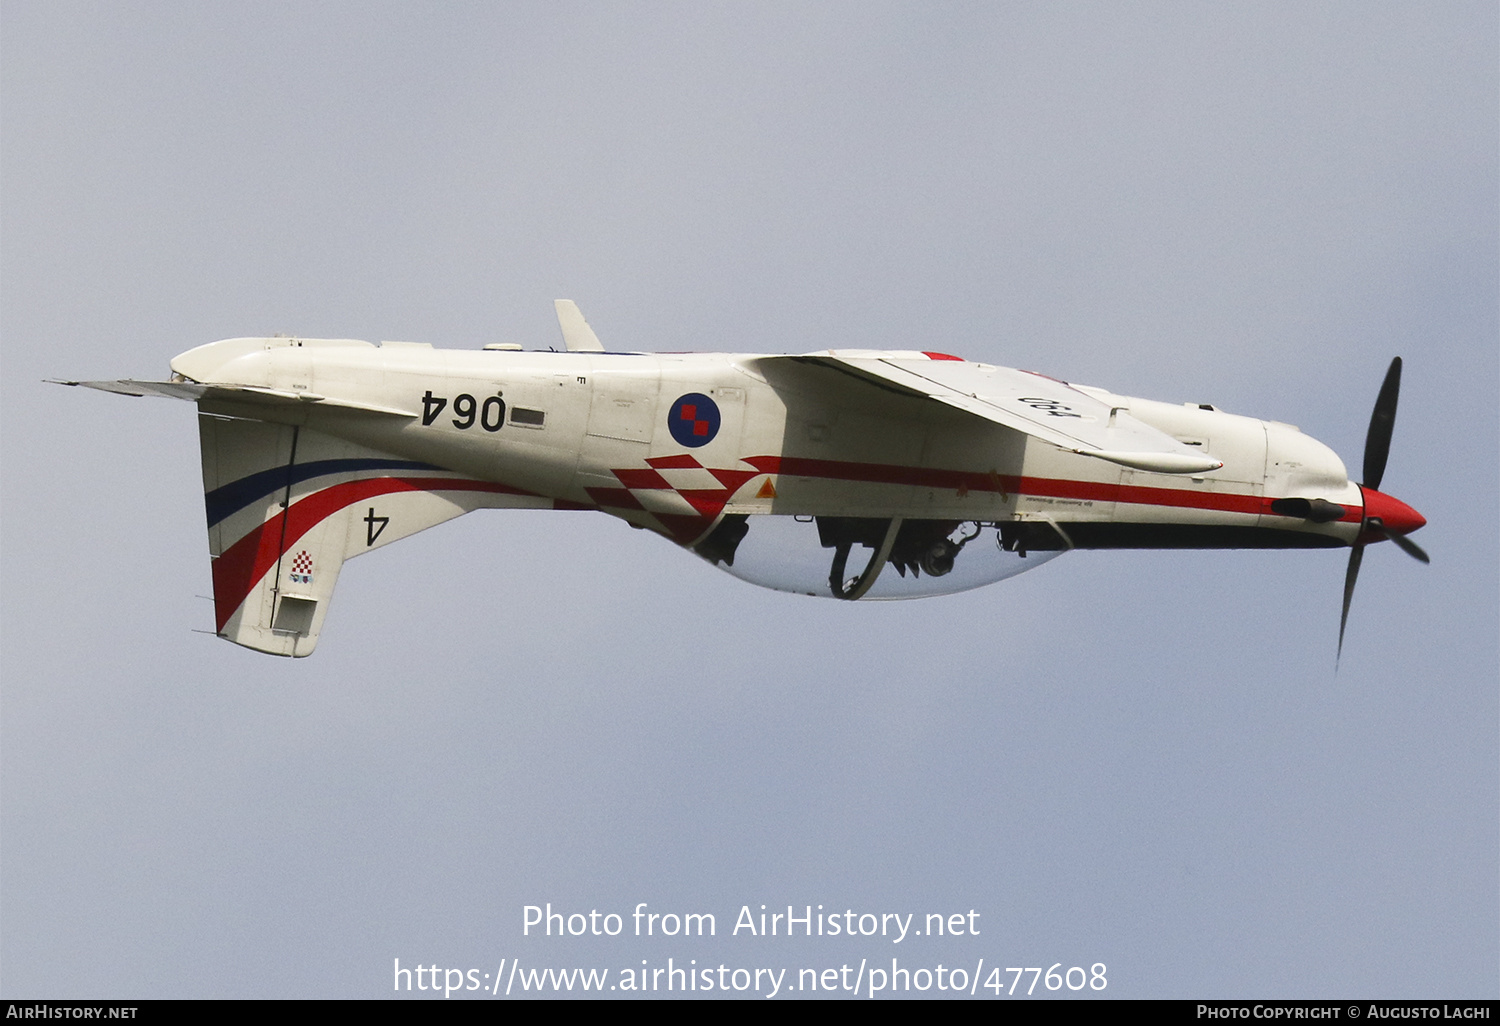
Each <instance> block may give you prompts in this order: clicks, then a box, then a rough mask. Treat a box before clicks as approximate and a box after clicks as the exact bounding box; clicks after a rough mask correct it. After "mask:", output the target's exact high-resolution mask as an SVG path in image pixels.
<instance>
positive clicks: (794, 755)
mask: <svg viewBox="0 0 1500 1026" xmlns="http://www.w3.org/2000/svg"><path fill="white" fill-rule="evenodd" d="M0 30H3V31H0V58H3V63H0V87H3V97H0V100H3V102H0V118H3V121H0V127H3V138H0V174H3V177H0V204H3V209H0V215H3V223H0V229H3V235H0V261H3V263H0V272H3V273H0V333H3V338H0V343H3V348H0V361H3V364H0V367H3V379H0V396H3V403H0V424H3V439H4V442H3V446H4V448H3V453H4V469H5V474H4V488H3V492H0V502H3V522H0V531H3V534H0V538H3V550H0V552H3V588H4V590H3V627H0V629H3V659H4V662H3V707H0V708H3V719H0V736H3V753H0V770H3V775H0V799H3V805H0V826H3V831H0V857H3V861H0V931H3V935H0V991H3V993H4V995H5V996H9V997H16V996H27V997H54V996H55V997H79V996H100V997H102V996H118V997H178V996H218V995H225V996H229V995H235V996H286V997H291V996H348V997H380V996H384V995H386V994H388V993H389V992H390V987H391V982H392V977H391V970H392V959H393V958H399V959H400V960H401V963H402V965H403V966H412V967H415V966H416V965H418V964H423V965H431V964H434V963H436V964H439V965H441V966H443V967H445V968H447V967H457V968H464V969H468V968H476V969H478V970H480V971H481V972H486V971H488V972H493V971H494V967H496V966H498V964H499V962H500V959H502V958H520V959H521V960H522V964H523V966H528V967H542V966H554V967H559V968H561V967H567V966H572V965H579V966H593V967H599V968H607V969H611V970H615V971H617V970H619V969H623V968H632V967H635V966H638V965H639V964H640V963H641V961H642V960H646V961H647V962H648V963H649V964H650V965H652V966H658V965H664V964H665V962H666V959H667V958H669V957H671V958H674V959H675V960H676V964H677V965H681V964H682V962H683V961H685V960H687V959H697V960H698V965H699V966H703V965H706V964H708V965H713V966H717V965H718V964H720V963H724V964H726V965H728V966H729V967H730V968H734V967H750V968H754V967H756V966H775V967H785V968H788V969H789V970H790V973H789V976H792V975H795V973H796V970H797V969H799V968H803V967H810V968H818V969H823V968H827V967H837V966H839V965H841V964H844V963H851V962H852V963H858V961H859V960H860V959H868V960H870V963H871V964H872V965H873V964H888V962H889V959H890V958H891V957H897V958H899V959H900V960H901V964H902V965H903V966H908V967H911V968H919V967H924V966H925V967H928V968H932V967H935V966H936V964H937V963H939V962H945V963H946V964H947V965H949V966H953V965H963V966H972V965H973V964H974V963H975V962H976V961H977V960H978V959H980V958H983V959H984V964H985V966H986V969H985V973H988V967H991V966H998V967H1006V966H1013V965H1016V966H1040V967H1044V968H1045V967H1047V966H1050V965H1052V964H1053V963H1055V962H1062V963H1063V965H1064V967H1065V968H1066V967H1068V966H1073V965H1082V966H1088V965H1091V964H1092V963H1095V962H1104V963H1106V964H1107V965H1108V967H1109V968H1108V979H1109V986H1108V989H1107V990H1106V991H1105V995H1106V996H1115V997H1203V996H1215V997H1223V996H1276V995H1280V996H1296V997H1309V996H1320V995H1330V996H1345V997H1347V996H1352V995H1371V996H1424V997H1433V996H1440V997H1443V996H1446V997H1478V996H1486V995H1487V996H1494V995H1495V994H1496V992H1497V989H1500V987H1497V983H1500V979H1497V965H1500V938H1497V934H1500V928H1497V923H1500V893H1497V888H1500V885H1497V880H1500V855H1497V848H1500V844H1497V809H1500V784H1497V766H1500V743H1497V735H1500V728H1497V724H1500V705H1497V701H1500V700H1497V687H1496V684H1497V676H1500V674H1497V671H1500V654H1497V641H1500V632H1497V590H1500V589H1497V580H1500V575H1497V531H1496V529H1495V519H1494V518H1495V514H1496V512H1497V506H1500V488H1497V473H1500V452H1497V437H1500V426H1497V422H1496V415H1495V398H1494V397H1495V389H1496V384H1497V378H1500V366H1497V344H1496V342H1497V315H1496V310H1497V289H1496V281H1497V261H1496V254H1497V201H1496V196H1497V173H1496V153H1497V130H1496V125H1497V109H1496V107H1497V104H1496V95H1497V73H1496V63H1497V62H1496V52H1497V47H1496V40H1497V15H1496V12H1495V8H1494V5H1493V4H1488V3H1472V4H1471V3H1448V4H1442V5H1400V4H1370V3H1357V4H1356V3H1347V4H1329V3H1312V4H1309V3H1296V4H1261V3H1257V4H1239V5H1232V4H1217V5H1196V4H1165V5H1128V6H1122V5H1117V4H1000V3H995V4H959V3H953V4H912V5H894V4H879V3H860V4H838V3H821V4H817V5H806V4H780V5H778V4H770V3H762V2H757V3H753V4H696V3H694V4H686V3H685V4H610V5H606V4H592V3H589V4H557V3H548V4H519V5H517V4H511V5H504V4H449V5H441V6H440V5H421V6H399V5H382V4H368V3H361V4H338V3H323V4H306V5H276V6H272V5H223V4H181V3H176V4H174V3H161V2H157V3H151V4H117V3H109V4H76V3H66V2H58V0H47V2H45V3H41V2H36V3H33V2H22V0H5V2H4V4H3V6H0ZM557 297H570V298H572V299H575V300H576V301H578V303H579V304H580V305H581V306H582V308H583V310H584V311H585V313H586V314H587V315H588V317H589V319H590V321H591V323H592V324H593V326H594V328H595V329H596V331H597V332H598V333H599V335H600V336H601V338H603V339H604V340H605V342H606V343H607V344H609V345H610V346H611V347H614V348H621V349H632V348H639V349H650V348H660V349H665V350H682V349H699V350H728V351H762V352H798V351H807V350H811V349H819V348H826V347H829V346H868V347H890V348H923V349H933V348H935V349H942V350H946V351H950V352H956V353H959V354H962V355H965V356H968V357H970V358H975V359H984V360H988V361H991V362H995V363H1000V364H1004V365H1007V366H1019V367H1026V368H1031V369H1035V370H1039V371H1043V372H1045V373H1049V374H1052V375H1054V376H1057V377H1062V378H1066V379H1069V380H1074V381H1079V382H1083V383H1087V384H1097V385H1101V386H1104V387H1108V388H1111V389H1113V390H1115V391H1117V392H1122V393H1125V394H1133V395H1140V396H1146V397H1149V398H1157V399H1164V400H1169V401H1203V402H1213V403H1215V404H1217V405H1219V406H1220V407H1222V408H1225V409H1228V410H1230V411H1231V412H1236V413H1244V414H1248V415H1252V416H1258V417H1265V418H1272V419H1279V420H1285V421H1290V422H1292V423H1296V424H1298V425H1299V426H1300V427H1301V428H1302V429H1303V430H1304V431H1306V432H1308V433H1309V434H1311V435H1313V436H1314V437H1317V438H1319V439H1321V440H1322V441H1325V442H1327V443H1328V444H1330V445H1331V446H1333V447H1334V449H1335V450H1337V451H1338V452H1339V453H1340V454H1341V455H1342V456H1343V457H1344V459H1345V462H1346V463H1347V464H1349V465H1350V466H1351V468H1357V467H1358V465H1359V461H1360V453H1361V450H1362V447H1363V442H1364V433H1365V428H1366V425H1367V424H1368V419H1369V413H1370V408H1371V406H1372V405H1373V402H1374V398H1375V393H1376V391H1377V389H1378V387H1379V384H1380V379H1381V376H1382V374H1383V373H1384V370H1385V366H1386V364H1387V363H1388V362H1389V360H1390V358H1391V356H1393V355H1398V354H1399V355H1401V356H1403V357H1405V359H1406V377H1405V380H1404V382H1403V392H1402V399H1401V410H1400V416H1399V418H1398V423H1397V426H1396V433H1395V441H1394V445H1393V447H1392V454H1391V460H1390V465H1389V469H1388V471H1387V473H1386V477H1385V481H1384V486H1383V487H1384V490H1386V491H1389V492H1391V493H1392V494H1395V495H1397V496H1399V497H1401V498H1402V499H1404V500H1406V501H1408V502H1410V503H1412V504H1413V505H1414V506H1415V507H1416V508H1418V509H1419V510H1421V511H1422V512H1423V513H1424V514H1425V515H1426V516H1427V517H1428V519H1429V521H1430V524H1429V526H1428V527H1426V528H1425V529H1423V530H1422V532H1421V533H1420V535H1418V536H1417V540H1418V541H1420V543H1421V544H1422V545H1423V546H1424V547H1425V548H1426V549H1427V550H1428V551H1429V552H1430V553H1431V554H1432V557H1433V564H1432V566H1430V567H1422V566H1420V565H1418V564H1417V563H1415V562H1413V561H1412V560H1410V559H1407V558H1406V557H1405V556H1404V555H1402V553H1400V552H1399V551H1396V550H1395V549H1394V548H1393V547H1392V546H1389V545H1380V546H1376V547H1373V548H1371V549H1370V550H1369V551H1368V552H1367V553H1366V558H1365V561H1364V569H1363V572H1362V575H1361V579H1360V588H1359V592H1358V594H1357V595H1356V597H1355V602H1354V609H1353V612H1352V614H1351V619H1350V625H1349V634H1348V638H1347V640H1346V643H1345V650H1344V656H1343V662H1342V666H1341V668H1340V670H1339V672H1338V674H1337V676H1335V675H1334V672H1333V663H1334V646H1335V640H1336V637H1337V633H1338V617H1339V601H1340V588H1341V582H1342V578H1343V572H1344V564H1345V561H1346V559H1347V553H1346V552H1343V551H1337V552H1287V553H1276V552H1269V553H1257V552H1205V553H1150V552H1135V553H1074V554H1070V555H1068V556H1066V557H1065V558H1062V559H1059V560H1057V561H1056V562H1054V563H1052V564H1049V565H1048V566H1046V567H1045V568H1043V569H1040V570H1038V571H1037V572H1036V573H1034V574H1028V575H1025V576H1023V577H1020V578H1017V579H1014V580H1011V581H1008V582H1004V583H1002V584H1000V585H997V586H994V587H992V588H989V589H985V590H981V591H978V592H971V593H968V594H965V595H961V596H955V597H948V598H939V599H929V600H924V601H920V602H913V603H881V604H868V605H867V604H854V605H845V604H840V603H836V602H832V601H817V600H811V599H802V598H798V597H794V596H787V595H782V594H778V593H772V592H766V591H762V590H759V589H756V588H753V587H751V586H749V585H746V584H743V583H741V582H739V581H736V580H734V579H733V578H731V577H729V576H728V575H725V574H722V573H720V572H718V571H716V570H714V569H712V568H710V567H708V566H707V565H706V564H703V563H701V562H700V561H698V560H696V559H694V558H691V557H689V556H687V555H685V554H683V553H680V552H678V551H675V550H674V549H673V548H672V547H671V546H670V545H668V544H667V543H665V542H663V541H661V540H660V539H656V538H653V537H648V536H646V535H645V534H644V533H643V532H635V531H631V530H629V529H628V528H626V527H625V526H624V525H623V524H621V523H619V522H616V521H612V520H609V519H607V518H605V517H603V516H598V515H589V514H561V513H522V512H493V511H481V512H479V513H476V514H474V515H472V516H469V517H465V518H463V519H461V520H459V521H456V522H453V523H451V524H447V525H444V526H442V527H439V528H436V529H434V530H433V531H430V532H428V533H426V534H423V535H419V536H417V537H415V538H412V539H410V540H408V541H405V542H403V543H402V544H401V545H398V546H394V547H392V548H391V549H389V550H384V551H382V552H381V553H379V554H378V555H374V556H372V557H371V558H369V559H362V560H357V561H355V562H352V563H350V564H349V565H347V566H346V567H345V569H344V572H343V574H342V576H341V579H340V584H339V589H338V593H337V596H336V598H335V601H334V604H333V606H332V611H331V613H330V616H329V620H328V623H327V626H326V628H325V631H324V634H323V638H322V641H321V644H320V647H319V650H318V653H317V655H316V656H314V657H313V658H311V659H309V660H301V661H296V662H292V661H287V660H278V659H274V658H270V657H266V656H260V655H256V654H254V653H250V652H247V651H244V650H240V649H237V648H235V647H234V646H231V645H229V644H226V643H223V642H218V641H215V640H213V639H212V638H210V637H206V636H203V635H200V634H194V633H192V630H193V629H195V628H196V629H200V630H201V629H208V628H210V627H211V626H212V623H211V615H210V610H211V606H210V605H209V603H208V602H206V601H204V600H202V599H200V598H195V595H206V594H208V590H209V588H210V584H209V574H208V559H207V551H206V544H205V537H204V530H203V513H202V496H201V485H200V481H199V472H198V457H197V439H196V430H195V426H194V419H193V410H192V408H191V407H190V406H188V405H187V404H178V403H170V402H163V401H148V400H144V399H143V400H129V399H120V398H116V397H112V396H105V395H102V394H93V393H81V392H77V391H69V390H64V389H60V388H56V387H54V386H45V385H42V384H41V379H42V378H45V377H90V378H92V377H115V376H138V377H152V376H160V375H162V374H164V373H165V371H166V364H167V361H168V360H169V359H170V358H171V357H172V356H173V355H175V354H177V353H178V352H181V351H183V350H185V349H188V348H190V347H192V346H194V345H198V344H201V343H203V342H208V341H212V340H214V339H218V338H225V337H231V336H238V335H258V334H273V333H276V332H286V333H295V334H301V335H304V336H314V337H316V336H333V337H352V338H367V339H371V340H379V339H387V338H392V339H410V340H420V341H430V342H433V343H435V344H437V345H440V346H457V347H477V346H479V345H481V344H484V343H487V342H492V341H503V342H509V341H514V342H521V343H524V344H526V345H527V346H528V347H544V346H548V345H555V344H557V343H558V335H557V328H556V323H555V320H554V319H553V313H552V302H551V301H552V300H553V299H554V298H557ZM549 901H550V902H551V903H552V904H553V906H554V907H555V908H558V909H563V910H568V911H584V912H587V911H588V910H590V909H599V910H600V911H601V912H608V911H613V912H619V913H628V912H629V911H630V910H631V909H633V908H634V907H635V905H636V904H637V903H638V902H648V903H649V906H650V908H651V909H652V910H656V911H661V912H667V911H678V912H689V911H692V912H712V913H714V914H715V915H716V916H717V918H718V934H719V935H718V936H717V937H715V938H713V939H712V940H709V939H704V940H701V941H700V940H693V941H687V940H683V939H681V938H678V939H675V940H664V939H661V938H652V939H644V938H643V939H636V938H633V937H626V936H621V937H618V938H589V937H585V938H576V939H575V938H569V939H558V938H552V939H550V940H549V939H546V938H537V937H529V938H525V937H522V935H521V919H522V908H523V906H525V905H528V904H544V903H546V902H549ZM762 903H764V904H766V905H768V906H771V907H772V908H773V909H774V908H777V907H784V906H786V905H788V904H791V905H795V906H796V907H797V908H798V909H801V908H802V907H803V906H804V905H808V904H811V905H814V906H816V905H818V904H822V905H824V907H825V911H839V912H842V911H844V910H846V909H853V910H855V911H856V912H875V913H881V912H900V913H903V914H905V913H908V912H912V913H916V914H917V919H918V921H919V922H920V921H921V919H922V917H923V916H925V914H927V913H931V912H944V913H949V912H967V911H968V910H970V909H974V910H976V911H978V912H979V913H980V914H981V918H980V919H979V920H978V925H979V927H980V929H981V933H980V935H979V936H977V937H968V936H966V937H945V938H937V937H921V938H910V939H908V940H907V941H905V942H903V943H902V944H901V945H899V946H895V945H892V944H890V943H889V941H888V940H887V941H882V940H879V939H878V938H863V939H858V940H854V941H850V940H847V939H845V938H837V939H834V938H828V937H823V938H817V937H814V938H809V939H802V938H799V939H797V940H795V941H787V940H785V939H784V938H749V937H746V936H745V935H744V933H743V932H742V933H741V934H740V935H739V936H730V935H729V933H730V929H731V927H732V925H733V922H734V918H735V916H736V914H737V913H738V911H739V910H740V908H741V906H742V905H750V906H751V908H752V909H754V910H755V911H757V912H758V911H759V905H761V904H762ZM627 932H628V927H627ZM1004 979H1005V982H1006V985H1007V986H1008V985H1009V980H1010V977H1009V975H1006V976H1005V977H1004ZM1040 989H1041V988H1040V987H1038V990H1040ZM929 993H932V994H935V993H936V991H932V992H929ZM980 993H981V994H983V993H985V991H983V990H981V991H980ZM1065 993H1066V992H1065Z"/></svg>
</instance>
